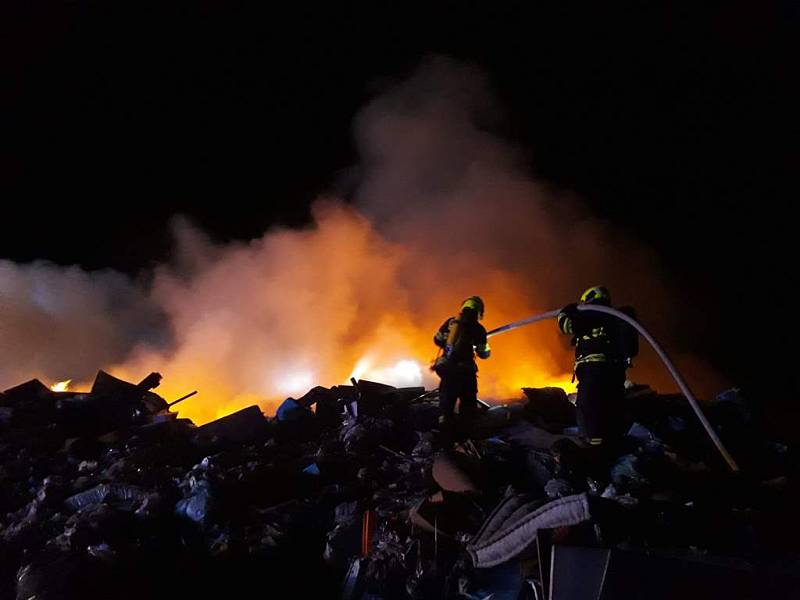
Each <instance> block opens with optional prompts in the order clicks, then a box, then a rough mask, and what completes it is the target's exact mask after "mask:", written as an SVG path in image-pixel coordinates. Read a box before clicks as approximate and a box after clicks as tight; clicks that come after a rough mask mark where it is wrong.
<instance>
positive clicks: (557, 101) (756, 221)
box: [0, 0, 800, 391]
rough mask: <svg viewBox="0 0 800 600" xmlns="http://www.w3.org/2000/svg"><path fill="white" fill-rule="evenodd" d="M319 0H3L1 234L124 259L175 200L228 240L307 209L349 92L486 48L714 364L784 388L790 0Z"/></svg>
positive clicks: (340, 147)
mask: <svg viewBox="0 0 800 600" xmlns="http://www.w3.org/2000/svg"><path fill="white" fill-rule="evenodd" d="M326 4H327V6H326V5H322V6H321V7H317V6H314V5H312V3H297V8H294V9H291V10H290V9H288V8H283V9H280V10H279V9H277V8H275V7H274V6H273V5H272V4H270V3H267V2H263V1H261V2H231V1H225V2H212V1H209V0H206V1H195V2H183V1H181V0H176V1H175V2H129V3H122V2H98V1H89V0H69V1H61V2H52V1H51V2H42V1H40V0H30V1H29V2H6V3H3V6H2V8H0V23H2V25H0V27H2V28H3V29H4V30H6V31H5V32H3V34H2V36H0V37H2V38H4V39H5V40H6V41H5V42H4V44H7V46H6V47H5V48H4V49H3V50H2V53H0V61H1V62H0V64H2V69H3V73H4V74H3V76H2V80H3V84H2V85H3V103H4V105H5V108H4V109H3V110H2V113H1V114H2V117H0V118H1V119H2V121H0V127H1V128H2V129H1V130H0V176H2V189H3V197H4V200H5V202H4V206H5V211H4V219H3V225H4V226H3V232H2V234H0V256H1V257H4V258H11V259H14V260H19V261H27V260H32V259H35V258H47V259H50V260H53V261H56V262H59V263H63V264H68V263H79V264H81V265H84V266H85V267H88V268H97V267H106V266H111V267H115V268H118V269H122V270H125V271H127V272H130V273H135V272H136V271H138V270H139V269H141V268H142V267H146V266H148V265H151V264H153V263H154V262H156V261H158V260H161V259H163V258H164V257H165V256H166V255H167V254H168V252H169V243H170V242H169V234H168V227H167V222H168V219H169V217H170V215H172V214H174V213H176V212H181V213H184V214H188V215H190V216H191V217H192V218H193V219H194V220H195V221H197V222H199V223H200V224H201V225H202V226H203V227H204V228H205V229H207V230H209V231H210V232H211V233H212V234H213V235H214V236H215V237H217V238H219V239H233V238H247V237H253V236H257V235H259V234H261V233H262V232H263V231H264V229H265V228H266V227H268V226H269V225H270V224H272V223H276V222H280V223H290V224H295V223H302V222H303V221H304V220H305V218H306V215H307V209H308V206H309V203H310V201H311V200H312V199H313V198H314V197H315V196H316V195H317V194H318V193H319V192H321V191H325V190H327V189H329V188H330V186H331V185H332V184H333V182H335V181H336V179H337V177H338V174H339V173H340V172H341V171H342V169H345V168H346V167H347V166H348V165H351V164H353V163H354V162H355V160H356V157H355V154H354V150H353V147H352V143H351V139H350V127H351V120H352V117H353V115H354V114H355V113H356V111H357V110H358V109H359V107H361V106H362V105H363V104H364V102H365V101H366V100H367V99H368V98H369V97H370V96H371V95H372V94H374V93H375V91H376V90H377V89H379V86H380V85H381V83H382V82H383V81H385V80H386V79H387V78H397V77H402V76H403V75H404V74H405V73H407V72H409V71H410V70H411V69H412V68H413V67H414V66H415V65H416V64H418V62H419V60H420V59H421V58H422V57H424V56H425V55H426V54H429V53H443V54H447V55H450V56H453V57H456V58H461V59H465V60H468V61H471V62H474V63H477V64H479V65H481V66H482V67H483V68H484V69H485V70H486V72H487V73H488V74H489V77H490V79H491V81H492V83H493V84H494V86H495V88H496V90H497V92H498V94H499V95H500V97H501V99H502V101H503V102H504V104H505V107H506V118H505V126H504V127H505V129H504V131H505V134H506V135H507V136H508V137H509V138H511V139H512V140H514V141H515V142H517V143H518V144H519V145H520V146H522V147H523V148H524V149H525V150H526V151H527V154H528V156H529V157H530V169H531V171H532V172H533V173H535V174H536V175H537V176H539V177H542V178H544V179H546V180H550V181H552V182H554V183H556V184H558V185H560V186H564V187H566V188H570V189H573V190H575V191H577V192H578V193H580V194H581V195H582V196H583V197H584V198H585V200H586V202H587V203H588V204H589V205H590V206H591V207H592V209H593V210H594V212H595V213H596V214H597V215H598V216H599V217H601V218H604V219H608V220H610V221H613V222H616V223H618V224H620V225H622V226H624V227H626V228H627V229H628V230H629V231H630V233H631V235H632V236H633V237H636V238H638V239H640V240H642V241H643V242H645V243H646V244H649V245H650V246H652V247H654V248H655V249H656V250H657V251H658V252H659V254H660V256H661V257H662V260H663V263H664V266H665V268H666V269H667V270H668V271H669V273H670V274H671V275H672V277H673V278H674V279H676V280H679V281H682V282H686V283H687V284H688V285H689V287H690V288H692V289H695V290H697V299H696V304H697V306H698V314H694V315H687V317H686V330H687V336H692V337H694V338H697V339H698V340H699V341H698V345H699V346H700V347H702V348H703V349H704V350H705V351H706V352H707V353H708V354H709V355H712V356H715V357H716V358H715V360H716V361H717V362H718V364H719V366H720V368H722V369H723V370H724V371H725V372H727V373H728V374H733V375H735V377H736V378H737V379H738V380H741V381H743V382H744V383H745V384H753V383H755V382H759V381H761V380H766V379H770V380H771V381H772V382H773V383H775V384H776V385H780V386H781V387H786V388H787V389H793V390H795V391H796V390H797V388H798V386H797V381H798V379H797V377H798V376H797V375H796V369H794V368H793V366H792V364H791V359H790V358H788V357H789V356H790V355H791V354H792V352H791V347H792V344H791V339H790V338H792V337H793V336H794V332H795V331H796V330H797V328H796V326H795V325H794V324H793V323H792V319H791V318H789V317H788V315H790V314H791V313H790V312H789V311H788V310H785V308H786V307H787V305H788V302H789V300H790V299H791V295H790V288H791V287H793V286H794V284H795V283H796V279H797V278H796V277H795V273H796V267H795V265H794V255H795V254H796V252H795V250H794V246H795V244H794V240H793V239H792V237H793V234H794V222H793V218H792V217H793V214H792V212H793V211H791V208H793V204H794V203H793V199H794V198H795V197H796V196H795V193H796V191H797V185H796V183H795V182H794V181H793V178H792V177H791V175H792V174H793V170H792V169H791V167H793V166H794V165H795V164H796V162H797V158H798V150H797V145H796V143H797V137H796V134H797V126H796V125H797V120H796V112H797V106H798V105H800V104H798V100H800V94H798V83H797V72H798V64H797V62H798V61H797V57H798V56H800V54H799V53H798V50H800V48H798V45H800V44H799V43H798V40H800V36H798V33H800V31H798V29H800V27H799V25H800V10H798V9H797V8H796V5H795V4H794V3H793V2H790V1H788V0H784V1H782V2H768V1H758V2H730V1H727V2H704V3H698V2H686V3H666V4H661V3H651V2H630V3H613V6H609V3H595V7H594V8H591V9H588V10H587V9H585V8H582V9H580V10H578V9H569V8H567V4H568V3H562V2H559V3H546V6H545V5H544V3H543V4H542V6H541V7H536V6H535V5H534V6H531V5H533V4H534V3H531V2H507V3H488V2H464V1H458V2H456V1H447V2H438V3H418V4H417V3H410V2H391V3H378V2H374V3H369V4H367V5H366V6H359V5H355V4H348V5H347V6H346V7H345V6H340V5H339V3H326ZM699 4H702V5H703V6H702V7H700V6H698V5H699ZM8 30H10V31H8ZM9 34H10V35H9ZM634 284H635V283H634ZM745 310H747V311H749V312H751V313H752V316H749V317H748V318H746V319H743V318H741V316H740V315H741V313H742V311H745ZM796 313H797V311H796V310H795V311H794V314H796ZM749 344H756V347H752V346H750V345H749ZM795 345H796V344H795ZM784 374H785V375H784Z"/></svg>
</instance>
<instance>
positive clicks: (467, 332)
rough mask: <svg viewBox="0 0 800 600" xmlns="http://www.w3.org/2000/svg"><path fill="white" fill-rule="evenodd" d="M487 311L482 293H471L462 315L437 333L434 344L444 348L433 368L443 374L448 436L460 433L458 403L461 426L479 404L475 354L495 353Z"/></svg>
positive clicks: (441, 401)
mask: <svg viewBox="0 0 800 600" xmlns="http://www.w3.org/2000/svg"><path fill="white" fill-rule="evenodd" d="M483 312H484V304H483V300H482V299H481V298H480V297H479V296H470V297H469V298H467V299H466V300H464V302H463V304H462V305H461V311H460V312H459V314H458V316H457V317H450V318H449V319H447V320H446V321H445V322H444V323H443V324H442V326H441V327H440V328H439V330H438V331H437V332H436V335H434V337H433V342H434V344H436V345H437V346H438V347H439V348H441V354H440V356H439V358H437V359H436V362H435V363H434V365H433V370H434V371H435V372H436V374H437V375H439V377H440V378H441V382H440V384H439V407H440V408H441V411H442V416H441V419H440V420H441V423H442V430H443V432H444V433H445V435H446V436H448V437H451V436H453V435H454V434H455V433H456V425H457V423H456V421H455V408H456V403H457V402H458V403H459V409H458V415H459V418H458V425H460V427H458V428H459V429H465V428H467V427H468V426H469V423H470V422H471V421H472V418H473V417H474V415H475V412H476V410H477V407H478V376H477V373H478V366H477V365H476V364H475V356H477V357H478V358H481V359H486V358H489V355H490V354H491V349H490V348H489V343H488V341H487V339H486V329H484V327H483V325H481V324H480V320H481V319H482V318H483Z"/></svg>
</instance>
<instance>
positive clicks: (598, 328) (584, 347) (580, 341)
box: [558, 286, 639, 446]
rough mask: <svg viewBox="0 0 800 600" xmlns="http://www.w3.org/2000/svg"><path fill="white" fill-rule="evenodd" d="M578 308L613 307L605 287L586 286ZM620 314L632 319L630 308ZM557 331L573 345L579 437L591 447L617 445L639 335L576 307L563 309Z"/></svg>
mask: <svg viewBox="0 0 800 600" xmlns="http://www.w3.org/2000/svg"><path fill="white" fill-rule="evenodd" d="M580 304H586V305H592V304H594V305H601V306H611V294H610V293H609V291H608V289H607V288H605V287H603V286H594V287H590V288H589V289H587V290H586V291H585V292H584V293H583V294H582V295H581V299H580ZM619 310H621V311H623V312H625V313H626V314H628V315H630V316H631V317H635V311H634V310H633V308H631V307H622V308H620V309H619ZM558 328H559V329H560V330H561V331H562V332H563V333H566V334H567V335H571V336H572V341H571V343H572V345H573V346H575V377H577V378H578V398H577V402H576V408H577V416H578V427H579V429H580V432H581V435H582V436H583V437H584V438H585V439H586V440H587V441H588V442H589V444H591V445H592V446H601V445H603V444H604V443H607V442H616V441H617V440H618V439H619V438H620V437H621V436H622V434H623V433H624V428H625V422H624V411H623V400H624V395H625V370H626V369H627V368H628V367H629V366H630V365H631V359H632V358H633V357H634V356H636V354H637V353H638V350H639V344H638V334H637V332H636V331H635V330H634V329H633V328H632V327H631V326H630V325H628V324H627V323H625V322H623V321H621V320H619V319H617V318H616V317H614V316H612V315H608V314H604V313H601V312H597V311H587V310H583V311H581V310H578V305H577V304H569V305H567V306H565V307H564V308H563V309H561V312H560V313H559V315H558Z"/></svg>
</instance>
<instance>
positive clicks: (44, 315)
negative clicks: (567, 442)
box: [0, 58, 716, 422]
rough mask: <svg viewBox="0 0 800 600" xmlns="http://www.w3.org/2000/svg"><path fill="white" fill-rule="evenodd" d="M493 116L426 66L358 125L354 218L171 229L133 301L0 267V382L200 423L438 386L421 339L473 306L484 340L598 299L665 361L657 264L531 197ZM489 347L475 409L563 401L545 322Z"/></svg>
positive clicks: (485, 104) (450, 77)
mask: <svg viewBox="0 0 800 600" xmlns="http://www.w3.org/2000/svg"><path fill="white" fill-rule="evenodd" d="M501 117H502V115H500V114H499V109H498V103H497V102H496V100H495V99H494V97H493V95H492V92H491V89H490V85H489V83H488V81H487V80H486V78H485V77H484V75H483V74H482V73H481V72H480V71H478V70H477V69H475V68H474V67H471V66H469V65H464V64H461V63H458V62H455V61H452V60H449V59H444V58H432V59H429V60H428V61H426V62H425V63H424V64H422V65H421V66H420V67H419V68H418V69H417V71H416V72H415V73H413V74H412V75H411V76H410V77H409V78H408V79H406V80H404V81H401V82H399V83H396V84H395V85H393V86H391V87H389V88H388V89H387V90H386V91H385V92H384V93H382V94H380V95H379V96H377V97H376V98H375V99H374V100H373V101H372V102H371V103H369V104H368V105H367V106H366V107H365V108H364V109H363V110H362V111H361V112H360V113H359V114H358V116H357V118H356V120H355V124H354V135H355V140H356V144H357V148H358V150H359V154H360V162H359V164H358V165H357V167H356V168H355V169H354V173H355V174H356V177H355V185H354V186H353V187H351V189H348V190H341V192H342V194H345V192H346V195H347V196H348V197H349V198H350V202H344V201H341V200H339V199H337V194H335V193H334V194H332V195H331V197H328V198H322V199H320V200H318V201H317V202H316V203H315V205H314V207H313V211H312V214H313V222H312V223H311V224H310V225H309V226H308V227H306V228H302V229H284V228H274V229H271V230H269V231H267V232H266V233H265V234H264V235H263V236H262V237H261V238H259V239H255V240H251V241H249V242H239V243H233V244H228V245H217V244H214V243H213V242H211V241H210V240H209V239H208V238H207V237H206V236H205V235H204V234H203V233H202V232H201V231H199V230H198V229H197V228H195V227H193V226H192V225H191V224H190V223H188V222H187V221H185V220H182V219H178V220H176V221H175V223H174V231H175V237H176V251H175V255H174V259H173V260H172V261H171V262H170V263H169V264H166V265H163V266H161V267H159V268H157V269H156V270H155V272H154V273H152V274H150V275H151V277H149V278H148V279H149V284H148V285H147V286H146V287H144V286H141V285H138V284H136V283H134V282H132V281H129V280H128V279H126V278H125V277H123V276H122V275H119V274H116V273H112V272H102V273H85V272H82V271H80V270H79V269H77V268H67V269H64V268H58V267H55V266H52V265H47V264H32V265H15V264H12V263H9V262H0V294H2V295H1V296H0V301H2V312H0V328H2V332H1V333H2V340H3V345H4V347H3V354H2V358H0V383H3V384H8V385H11V384H14V383H17V382H18V381H21V380H23V379H24V378H28V377H32V376H38V377H40V378H42V379H43V380H47V381H50V380H58V379H66V378H73V379H76V380H80V379H86V378H88V377H89V376H90V374H91V373H92V372H93V371H94V370H96V369H98V368H110V369H111V370H112V372H115V373H117V374H119V375H121V376H124V377H128V378H129V379H133V380H135V379H137V378H138V377H142V376H144V375H145V374H147V373H148V372H149V371H151V370H158V371H160V372H162V373H163V374H164V376H165V379H164V386H162V388H160V389H159V391H160V392H161V393H162V394H163V395H165V396H166V397H168V398H171V397H174V396H177V395H181V394H183V393H185V392H188V391H191V390H193V389H198V390H199V391H200V394H198V396H196V397H195V398H193V399H192V400H190V401H187V403H186V406H185V407H184V406H183V405H182V412H183V413H184V414H185V415H186V416H189V417H191V418H193V419H195V420H197V421H198V422H203V421H207V420H209V419H213V418H215V417H217V416H219V415H221V414H225V413H228V412H231V411H233V410H236V409H238V408H241V407H243V406H245V405H247V404H251V403H256V402H257V403H259V404H260V405H261V406H263V407H264V408H265V409H266V410H271V409H272V408H274V406H275V403H276V402H278V401H280V400H281V399H283V398H285V397H287V396H290V395H295V396H297V395H300V394H302V393H304V392H305V391H306V390H307V389H308V388H310V387H312V386H313V385H316V384H322V385H334V384H339V383H344V382H346V381H347V380H348V378H349V377H350V376H351V375H355V376H358V377H361V376H363V377H367V378H376V379H383V380H386V381H388V382H389V383H395V384H398V385H418V384H425V385H428V386H433V385H435V383H436V381H435V378H434V377H433V376H432V375H431V374H430V372H429V371H428V370H427V365H428V362H429V360H430V359H432V358H433V357H434V355H435V348H434V346H433V345H432V343H431V337H432V335H433V333H434V331H435V330H436V328H437V327H438V326H439V325H440V324H441V322H442V321H444V319H445V318H447V317H448V316H450V315H452V314H454V313H455V312H457V310H458V308H459V305H460V302H461V300H462V299H463V298H465V297H467V296H470V295H473V294H478V295H481V296H483V297H484V299H485V301H486V304H487V314H486V322H485V324H486V326H487V328H491V327H493V326H498V325H502V324H504V323H505V322H508V321H510V320H514V319H518V318H521V317H524V316H528V315H530V314H534V313H536V312H537V311H543V310H549V309H552V308H556V307H558V306H560V305H563V304H565V303H567V302H571V301H575V300H576V299H577V295H578V294H580V292H581V291H582V289H583V288H585V287H587V286H589V285H596V284H599V283H602V284H604V285H607V286H608V287H610V288H611V290H612V296H613V297H614V301H615V304H633V305H635V306H636V307H637V309H638V312H639V314H640V316H641V317H642V319H643V320H644V321H645V322H646V323H647V324H649V325H652V327H651V329H652V331H653V333H654V334H656V335H657V336H658V337H660V338H662V339H663V341H664V342H665V343H666V345H667V347H669V345H670V343H671V342H673V341H674V340H675V339H676V335H675V333H674V331H673V325H674V319H673V312H674V311H673V310H672V309H671V307H672V306H673V302H674V298H675V296H676V292H674V291H672V290H671V289H670V286H669V285H668V283H667V282H666V281H665V280H664V278H663V276H662V275H661V274H660V272H659V269H658V265H657V261H656V257H655V256H653V255H652V254H651V253H650V252H648V251H647V250H646V249H645V248H643V247H641V246H639V245H637V244H636V243H634V242H633V241H631V240H630V239H626V237H625V236H624V235H623V234H622V233H621V232H620V231H619V230H617V229H615V228H614V227H612V226H611V225H609V224H607V223H604V222H601V221H599V220H597V219H596V218H593V217H592V216H591V215H590V214H589V213H588V212H587V211H586V210H585V209H584V208H583V207H582V204H581V202H580V201H579V200H578V199H577V198H575V197H573V196H572V195H571V194H569V193H566V192H561V191H558V190H553V189H551V188H550V187H548V186H547V185H546V184H544V183H541V182H537V181H535V180H532V179H531V177H530V176H529V175H528V174H526V172H525V169H524V168H523V167H522V166H521V165H523V164H524V158H525V156H524V155H523V154H522V152H521V150H520V149H518V148H515V147H513V146H512V145H510V144H509V143H507V142H506V141H504V140H503V139H502V138H501V137H500V136H498V135H497V134H496V133H493V126H494V124H495V123H497V122H498V120H499V119H500V118H501ZM162 320H163V322H164V323H166V325H165V326H164V327H163V328H162V329H161V331H163V333H162V334H161V338H156V337H154V335H156V333H157V332H158V331H159V328H158V327H157V325H158V324H159V323H162ZM492 347H493V352H494V354H493V357H492V358H491V359H490V360H488V361H485V362H483V363H481V365H480V366H481V371H480V380H479V385H480V388H481V396H482V397H486V398H496V399H506V398H514V397H517V396H518V395H519V394H518V390H519V387H521V386H522V385H530V386H537V385H546V384H552V383H563V384H569V380H570V377H571V373H570V370H571V360H570V359H571V356H570V348H569V347H568V343H567V341H566V340H565V339H563V337H562V336H560V335H559V334H558V332H557V331H556V330H555V326H554V324H552V323H550V324H548V323H545V324H541V325H538V326H534V327H531V328H528V329H525V330H520V331H518V332H515V333H512V334H509V335H507V336H500V337H498V338H495V339H494V340H492ZM696 362H697V361H696V359H693V363H692V364H694V363H696ZM639 363H640V364H639V365H638V366H637V368H636V369H635V370H634V371H631V377H632V378H633V379H636V380H641V381H647V382H650V383H653V384H656V385H657V386H660V387H662V388H664V387H669V385H668V382H667V381H666V378H665V376H664V375H663V372H662V370H661V369H659V368H658V365H657V364H656V363H655V359H654V357H653V356H652V354H651V353H649V352H647V351H644V352H643V355H642V356H641V358H640V361H639ZM701 371H702V372H704V373H706V374H707V371H706V370H704V369H702V368H701ZM697 372H698V371H697V370H696V369H693V370H692V371H691V373H689V375H694V374H696V373H697ZM704 381H706V382H709V381H713V380H712V379H708V378H704ZM714 384H716V381H714ZM705 389H706V388H702V389H701V391H704V390H705Z"/></svg>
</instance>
